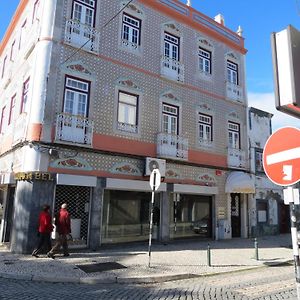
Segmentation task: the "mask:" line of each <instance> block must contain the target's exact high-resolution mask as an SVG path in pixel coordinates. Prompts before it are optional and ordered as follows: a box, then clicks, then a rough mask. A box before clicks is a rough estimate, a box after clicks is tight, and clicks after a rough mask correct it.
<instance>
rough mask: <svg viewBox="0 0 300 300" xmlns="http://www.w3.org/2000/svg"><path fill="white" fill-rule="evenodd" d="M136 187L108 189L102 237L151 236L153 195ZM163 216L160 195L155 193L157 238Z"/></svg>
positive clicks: (105, 239) (125, 239)
mask: <svg viewBox="0 0 300 300" xmlns="http://www.w3.org/2000/svg"><path fill="white" fill-rule="evenodd" d="M149 195H150V194H149V193H143V192H134V191H113V190H112V191H105V194H104V205H103V218H102V228H103V230H102V241H103V242H104V243H119V242H132V241H143V240H147V239H148V238H149V220H150V218H149V217H150V207H151V201H150V200H151V197H150V196H149ZM159 220H160V207H159V195H158V194H156V195H155V200H154V212H153V226H154V227H153V236H152V237H153V239H157V238H158V225H159V223H160V222H159Z"/></svg>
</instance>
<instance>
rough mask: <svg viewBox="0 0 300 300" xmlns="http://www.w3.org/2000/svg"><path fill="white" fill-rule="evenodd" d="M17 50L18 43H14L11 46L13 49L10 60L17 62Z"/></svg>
mask: <svg viewBox="0 0 300 300" xmlns="http://www.w3.org/2000/svg"><path fill="white" fill-rule="evenodd" d="M15 48H16V41H13V43H12V44H11V49H10V60H11V61H14V60H15V50H16V49H15Z"/></svg>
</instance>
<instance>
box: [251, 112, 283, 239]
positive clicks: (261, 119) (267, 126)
mask: <svg viewBox="0 0 300 300" xmlns="http://www.w3.org/2000/svg"><path fill="white" fill-rule="evenodd" d="M272 116H273V115H272V114H270V113H268V112H265V111H261V110H259V109H256V108H253V107H250V108H249V142H250V162H251V172H252V173H253V174H254V176H255V190H256V193H255V194H254V195H253V196H252V197H251V198H250V199H249V214H250V218H249V221H250V232H251V236H262V235H270V234H279V233H285V232H286V230H287V226H285V225H284V224H286V225H287V224H288V220H289V219H288V216H286V215H285V213H284V212H283V211H282V207H283V191H282V188H281V187H279V186H277V185H275V184H274V183H272V182H271V181H270V180H269V179H268V178H267V176H266V175H265V173H264V169H263V165H262V154H263V148H264V145H265V144H266V142H267V139H268V138H269V137H270V135H271V133H272V126H271V118H272Z"/></svg>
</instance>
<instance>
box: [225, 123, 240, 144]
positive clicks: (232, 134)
mask: <svg viewBox="0 0 300 300" xmlns="http://www.w3.org/2000/svg"><path fill="white" fill-rule="evenodd" d="M240 143H241V134H240V124H238V123H234V122H231V121H228V147H229V148H231V149H240V148H241V145H240Z"/></svg>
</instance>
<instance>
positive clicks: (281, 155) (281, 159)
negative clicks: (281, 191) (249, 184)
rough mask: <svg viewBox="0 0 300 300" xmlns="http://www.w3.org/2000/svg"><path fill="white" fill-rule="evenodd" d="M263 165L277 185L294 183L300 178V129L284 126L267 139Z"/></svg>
mask: <svg viewBox="0 0 300 300" xmlns="http://www.w3.org/2000/svg"><path fill="white" fill-rule="evenodd" d="M263 167H264V170H265V173H266V175H267V176H268V177H269V179H270V180H271V181H272V182H274V183H275V184H277V185H282V186H288V185H293V184H295V183H296V182H298V181H299V180H300V130H299V129H298V128H295V127H283V128H280V129H278V130H277V131H275V132H274V133H273V134H272V135H271V136H270V137H269V139H268V140H267V142H266V145H265V147H264V151H263Z"/></svg>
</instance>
